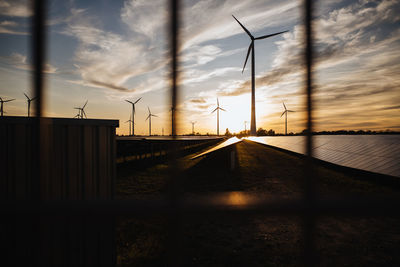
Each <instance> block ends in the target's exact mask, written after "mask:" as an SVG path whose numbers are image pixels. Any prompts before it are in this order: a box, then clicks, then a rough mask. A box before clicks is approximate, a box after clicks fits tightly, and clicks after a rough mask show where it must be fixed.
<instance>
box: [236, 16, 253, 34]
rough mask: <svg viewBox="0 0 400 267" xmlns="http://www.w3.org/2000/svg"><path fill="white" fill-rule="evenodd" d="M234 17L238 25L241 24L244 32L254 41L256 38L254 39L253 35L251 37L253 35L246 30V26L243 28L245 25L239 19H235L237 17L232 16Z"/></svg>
mask: <svg viewBox="0 0 400 267" xmlns="http://www.w3.org/2000/svg"><path fill="white" fill-rule="evenodd" d="M232 17H233V18H234V19H235V20H236V21H237V23H239V25H240V26H241V27H242V28H243V30H244V31H245V32H246V33H247V34H248V35H249V36H250V38H251V39H252V40H253V39H254V37H253V35H251V33H250V32H249V30H248V29H246V27H245V26H243V24H242V23H240V21H239V20H238V19H237V18H235V16H234V15H232Z"/></svg>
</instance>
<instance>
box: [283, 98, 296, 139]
mask: <svg viewBox="0 0 400 267" xmlns="http://www.w3.org/2000/svg"><path fill="white" fill-rule="evenodd" d="M282 103H283V107H284V108H285V111H284V112H283V113H282V115H281V118H282V116H283V114H285V135H287V114H288V112H294V111H293V110H288V109H286V105H285V102H282Z"/></svg>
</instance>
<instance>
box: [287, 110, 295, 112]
mask: <svg viewBox="0 0 400 267" xmlns="http://www.w3.org/2000/svg"><path fill="white" fill-rule="evenodd" d="M288 112H296V111H293V110H288Z"/></svg>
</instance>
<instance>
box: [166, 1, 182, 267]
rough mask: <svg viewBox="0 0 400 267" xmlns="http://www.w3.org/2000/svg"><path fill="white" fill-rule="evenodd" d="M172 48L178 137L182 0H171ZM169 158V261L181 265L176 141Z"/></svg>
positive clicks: (173, 117)
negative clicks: (180, 12) (180, 14)
mask: <svg viewBox="0 0 400 267" xmlns="http://www.w3.org/2000/svg"><path fill="white" fill-rule="evenodd" d="M169 5H170V27H171V28H170V50H171V55H170V56H171V133H172V137H173V139H174V140H175V139H176V132H177V131H176V130H177V129H176V127H177V123H176V121H177V104H178V96H179V88H178V79H179V77H178V70H179V68H178V65H179V57H178V53H179V25H180V19H179V11H180V0H170V3H169ZM169 150H170V158H169V165H170V166H169V171H170V175H169V181H168V186H169V204H170V206H169V220H168V229H169V233H168V247H167V251H168V262H169V265H170V266H180V265H181V250H182V249H181V243H182V219H181V211H180V208H181V207H180V206H181V203H180V201H181V199H180V194H181V183H180V178H181V171H180V168H179V165H178V161H177V156H178V151H177V147H176V146H175V142H173V143H171V144H170V147H169Z"/></svg>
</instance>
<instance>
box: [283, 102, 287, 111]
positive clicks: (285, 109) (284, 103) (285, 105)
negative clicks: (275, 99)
mask: <svg viewBox="0 0 400 267" xmlns="http://www.w3.org/2000/svg"><path fill="white" fill-rule="evenodd" d="M282 103H283V107H284V108H285V110H287V109H286V105H285V102H282Z"/></svg>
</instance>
